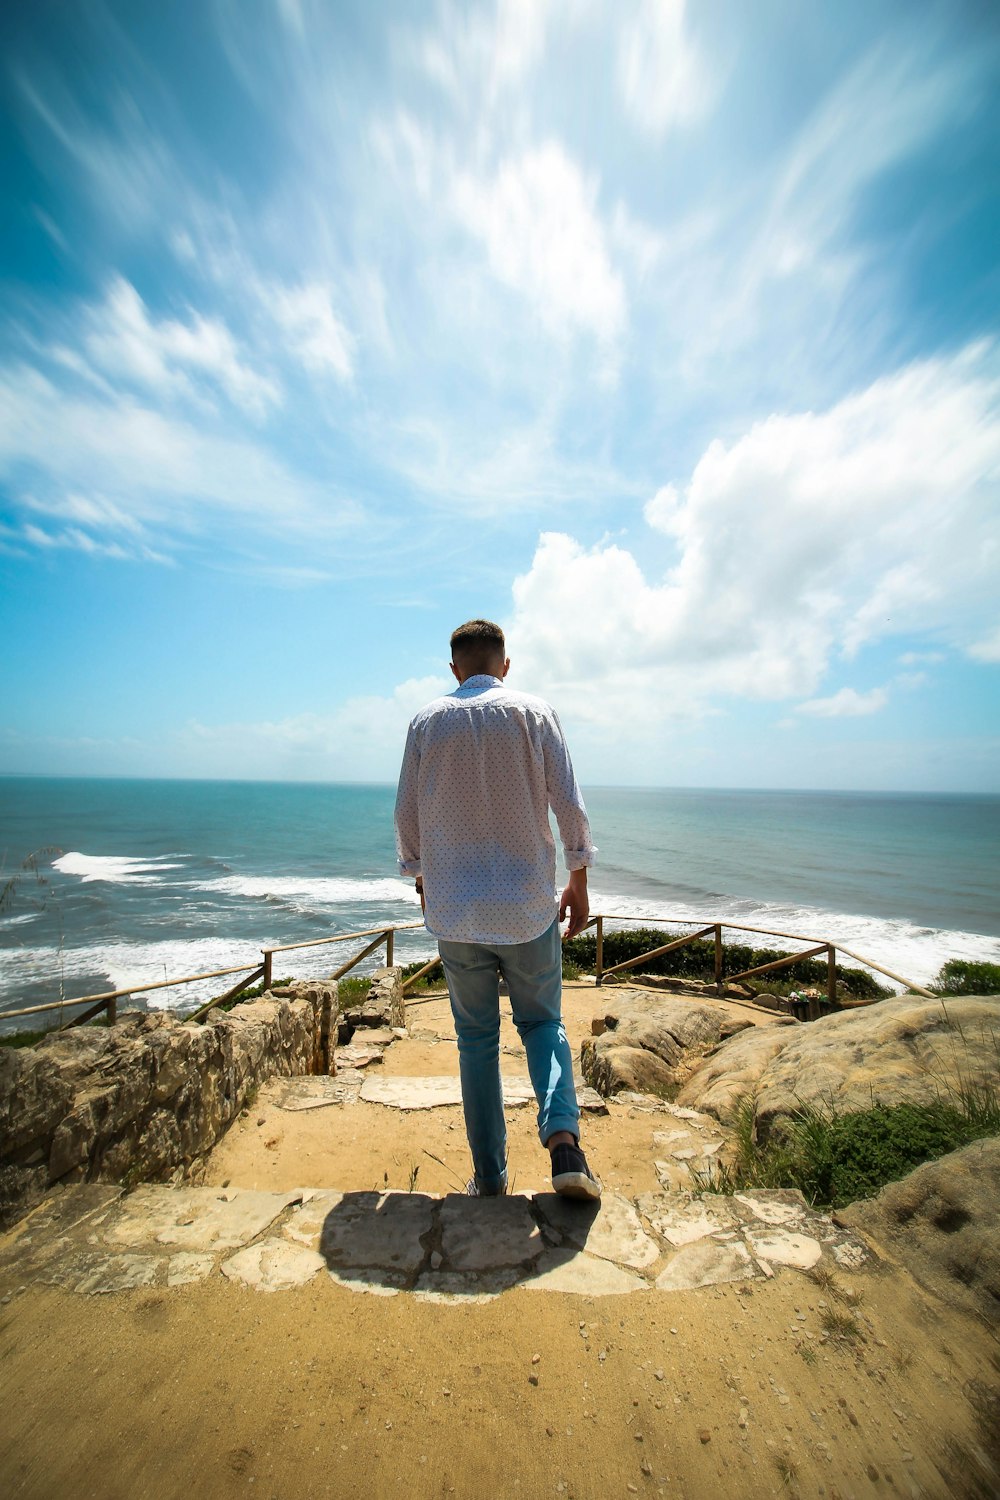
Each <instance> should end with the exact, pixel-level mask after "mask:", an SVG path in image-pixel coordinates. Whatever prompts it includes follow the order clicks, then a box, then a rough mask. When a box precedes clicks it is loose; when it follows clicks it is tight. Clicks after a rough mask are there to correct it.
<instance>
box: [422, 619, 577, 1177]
mask: <svg viewBox="0 0 1000 1500" xmlns="http://www.w3.org/2000/svg"><path fill="white" fill-rule="evenodd" d="M505 649H506V648H505V643H504V637H503V631H502V630H501V629H500V627H499V625H494V624H493V623H492V622H491V621H490V620H470V621H469V622H468V623H467V624H465V625H460V626H459V627H458V629H457V630H456V631H454V633H453V634H452V637H451V654H452V659H451V670H452V673H453V674H454V676H455V678H456V680H457V681H458V688H457V690H456V691H455V692H453V693H450V694H447V695H446V696H444V697H441V698H435V699H434V701H433V702H432V703H429V704H428V705H427V707H426V708H424V709H421V711H420V713H418V714H417V716H416V717H415V718H414V720H413V721H412V723H411V724H410V728H409V732H408V734H407V737H406V750H405V753H404V756H403V766H402V770H401V772H400V777H399V790H398V793H397V797H396V847H397V853H398V855H399V868H400V872H401V873H402V874H403V875H413V876H415V877H416V886H417V890H418V891H419V892H420V898H421V905H422V906H423V908H424V915H425V920H426V923H427V929H428V931H429V932H430V933H432V934H433V936H434V937H436V938H437V940H438V951H439V952H440V954H441V960H442V963H443V965H444V972H445V979H446V980H447V984H448V994H449V996H450V997H451V1008H452V1013H453V1015H454V1018H455V1030H456V1032H457V1035H458V1054H459V1069H460V1072H461V1078H462V1102H463V1105H464V1109H465V1125H466V1131H467V1133H468V1137H469V1149H470V1150H471V1152H472V1162H473V1169H474V1172H475V1176H474V1177H473V1178H472V1180H471V1182H470V1183H469V1192H470V1193H471V1194H472V1195H473V1196H477V1197H479V1196H481V1197H495V1196H496V1195H498V1194H501V1193H504V1192H506V1189H507V1130H506V1125H505V1123H504V1115H503V1094H502V1091H501V1084H500V980H501V978H503V979H504V980H506V982H507V989H508V993H509V995H510V1003H511V1013H512V1015H513V1019H514V1025H515V1026H516V1027H517V1030H518V1033H519V1034H520V1037H521V1040H522V1042H523V1043H524V1048H525V1052H526V1053H527V1058H528V1072H529V1074H530V1076H531V1083H532V1087H533V1088H534V1091H535V1096H536V1098H537V1100H538V1131H539V1136H540V1138H541V1141H542V1144H543V1146H546V1147H547V1148H548V1150H549V1152H550V1155H551V1167H552V1185H553V1187H554V1188H555V1190H556V1192H557V1193H562V1194H563V1195H564V1196H566V1197H570V1198H581V1199H585V1200H596V1199H598V1198H600V1195H601V1188H600V1184H599V1183H598V1181H597V1179H596V1178H595V1177H594V1175H593V1173H592V1172H591V1171H590V1168H589V1167H588V1165H587V1158H586V1157H585V1156H584V1154H583V1152H582V1151H581V1149H580V1139H579V1120H580V1111H579V1108H578V1106H577V1101H576V1090H575V1088H574V1086H573V1058H572V1054H571V1052H570V1047H569V1042H568V1040H567V1038H566V1032H565V1030H564V1028H563V1024H562V1015H561V1005H562V951H561V943H560V939H559V923H560V922H561V921H562V920H563V918H564V917H565V916H566V915H567V913H568V914H569V926H568V928H567V932H566V936H567V937H573V936H575V935H576V933H578V932H581V931H582V930H583V928H584V927H585V926H586V924H587V918H588V916H589V913H590V907H589V901H588V896H587V867H588V866H589V865H591V864H593V862H594V855H595V853H596V850H595V849H594V846H593V843H592V842H591V837H590V824H589V823H588V821H587V812H586V809H585V807H584V805H583V799H582V797H581V796H580V789H579V787H578V786H577V784H576V777H575V776H574V774H573V766H572V764H571V762H570V758H569V751H568V750H567V748H566V742H565V740H564V739H563V734H562V729H561V727H560V724H559V720H558V719H557V717H556V715H555V712H554V711H553V709H551V708H550V707H549V705H548V704H547V703H544V702H543V701H542V700H541V699H540V698H532V697H529V696H528V695H527V694H526V693H518V692H514V691H513V690H512V689H510V688H507V687H505V686H504V678H505V677H506V676H507V673H508V671H509V670H510V661H509V659H508V658H507V657H506V656H505V654H504V653H505ZM550 807H551V808H552V810H553V812H554V813H555V816H556V821H557V823H558V825H559V833H560V836H561V839H562V843H563V849H564V853H565V858H566V868H567V869H568V871H569V879H568V882H567V884H566V888H565V890H564V891H563V893H562V897H561V900H560V901H559V903H558V914H557V904H556V894H555V845H554V843H553V841H552V835H551V833H550V831H549V816H548V814H549V808H550Z"/></svg>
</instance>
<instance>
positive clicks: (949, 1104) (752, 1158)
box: [709, 1084, 1000, 1208]
mask: <svg viewBox="0 0 1000 1500" xmlns="http://www.w3.org/2000/svg"><path fill="white" fill-rule="evenodd" d="M997 1134H1000V1094H998V1092H997V1090H996V1088H995V1087H991V1086H989V1085H985V1084H984V1085H979V1086H975V1087H961V1088H959V1089H958V1090H956V1091H955V1092H953V1094H952V1095H951V1096H950V1097H949V1098H947V1099H938V1100H935V1101H934V1102H933V1103H932V1104H897V1105H893V1106H892V1107H887V1106H884V1105H881V1104H876V1105H875V1106H874V1107H873V1108H872V1109H863V1110H852V1111H850V1112H849V1113H846V1114H842V1115H838V1114H836V1113H833V1112H829V1113H824V1112H822V1111H820V1110H816V1109H803V1110H802V1112H801V1113H800V1115H799V1116H798V1118H797V1119H795V1120H791V1121H789V1122H788V1123H787V1124H786V1125H784V1126H783V1127H782V1129H781V1130H780V1131H775V1132H774V1133H773V1134H772V1135H771V1136H770V1137H769V1138H768V1140H767V1141H766V1142H765V1143H764V1144H760V1143H759V1142H758V1140H757V1133H756V1101H755V1099H754V1097H753V1096H752V1095H746V1096H744V1098H743V1099H741V1100H740V1103H739V1105H738V1107H737V1111H736V1120H735V1147H736V1160H735V1162H734V1163H733V1164H732V1165H731V1166H727V1165H722V1166H720V1167H719V1168H718V1169H717V1172H716V1173H715V1175H714V1177H713V1178H712V1180H711V1183H710V1184H709V1185H710V1186H711V1188H712V1189H713V1190H715V1191H717V1192H724V1193H735V1192H741V1191H742V1190H744V1189H746V1188H798V1189H799V1191H800V1192H801V1193H803V1194H804V1196H805V1197H806V1198H807V1199H808V1200H809V1201H810V1202H811V1203H814V1204H818V1205H821V1206H823V1207H830V1208H843V1207H844V1206H845V1204H848V1203H853V1202H855V1201H856V1200H857V1199H858V1198H873V1197H874V1196H875V1195H876V1194H877V1193H878V1192H880V1191H881V1189H882V1188H883V1187H885V1185H886V1183H887V1182H896V1181H898V1180H899V1178H901V1177H905V1176H906V1175H907V1173H908V1172H912V1171H913V1169H914V1168H915V1167H919V1166H921V1165H922V1163H923V1162H926V1161H936V1160H937V1158H938V1157H940V1156H945V1155H947V1153H948V1152H949V1151H957V1150H958V1149H959V1148H960V1147H962V1146H967V1145H968V1144H969V1143H970V1142H971V1141H976V1140H981V1139H982V1138H983V1137H984V1136H990V1135H997Z"/></svg>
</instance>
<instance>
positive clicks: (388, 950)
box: [385, 927, 396, 969]
mask: <svg viewBox="0 0 1000 1500" xmlns="http://www.w3.org/2000/svg"><path fill="white" fill-rule="evenodd" d="M395 935H396V929H395V928H394V927H390V928H389V930H388V932H387V933H386V935H385V966H386V968H387V969H391V968H392V949H393V942H392V940H393V938H394V937H395Z"/></svg>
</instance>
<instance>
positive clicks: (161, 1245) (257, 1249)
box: [0, 1185, 869, 1301]
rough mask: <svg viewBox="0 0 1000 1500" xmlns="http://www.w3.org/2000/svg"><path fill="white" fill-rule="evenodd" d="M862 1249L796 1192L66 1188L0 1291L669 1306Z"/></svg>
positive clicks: (26, 1233) (2, 1258)
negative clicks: (585, 1199) (219, 1284)
mask: <svg viewBox="0 0 1000 1500" xmlns="http://www.w3.org/2000/svg"><path fill="white" fill-rule="evenodd" d="M868 1256H869V1251H868V1250H867V1249H866V1248H865V1247H864V1246H863V1245H862V1243H861V1242H860V1240H859V1239H857V1238H856V1237H854V1236H852V1235H850V1234H849V1233H846V1232H845V1231H843V1230H841V1229H838V1228H837V1227H836V1226H835V1225H834V1224H833V1223H832V1221H831V1220H830V1219H829V1218H828V1217H827V1216H825V1215H822V1214H818V1213H816V1212H814V1211H813V1210H812V1209H810V1208H809V1207H808V1205H807V1204H806V1202H805V1200H804V1199H803V1198H802V1197H801V1195H800V1194H798V1193H795V1192H787V1191H785V1192H748V1193H742V1194H739V1195H737V1196H736V1197H734V1198H723V1197H720V1196H718V1195H713V1194H706V1195H704V1196H702V1197H694V1196H692V1195H690V1194H688V1193H682V1192H678V1191H672V1192H661V1193H646V1194H642V1195H640V1196H639V1197H638V1198H636V1199H635V1200H630V1199H628V1198H625V1197H622V1196H619V1195H617V1194H614V1193H606V1194H605V1196H604V1199H603V1202H602V1203H601V1205H600V1208H599V1209H596V1208H593V1207H591V1206H585V1205H581V1204H577V1203H570V1202H567V1201H566V1200H564V1199H561V1198H558V1197H556V1196H555V1195H554V1194H551V1193H537V1194H534V1195H532V1196H526V1195H518V1194H514V1195H511V1196H510V1197H508V1198H494V1199H475V1198H467V1197H464V1196H460V1195H457V1194H449V1195H447V1196H445V1197H441V1198H437V1197H431V1196H429V1195H427V1194H425V1193H404V1192H390V1193H377V1192H352V1193H339V1192H334V1191H316V1190H305V1191H298V1192H287V1193H269V1192H252V1191H248V1190H245V1189H238V1188H229V1189H223V1190H220V1189H218V1188H206V1187H180V1188H171V1187H160V1186H151V1185H149V1186H144V1187H139V1188H137V1189H136V1190H135V1191H134V1192H132V1193H128V1194H126V1193H124V1192H123V1191H122V1190H121V1189H120V1188H118V1187H114V1186H103V1185H81V1186H78V1187H69V1188H66V1189H65V1190H64V1191H63V1192H62V1193H61V1194H59V1195H58V1196H56V1197H54V1198H53V1199H51V1200H49V1201H48V1202H47V1203H45V1204H43V1205H42V1206H41V1207H40V1208H39V1209H37V1210H36V1211H35V1212H34V1213H33V1214H31V1215H29V1217H28V1218H27V1219H26V1220H24V1221H23V1223H22V1224H21V1225H19V1226H18V1227H17V1229H15V1230H14V1231H13V1232H12V1233H11V1234H10V1235H8V1236H7V1237H6V1239H5V1241H4V1242H3V1243H2V1244H0V1285H2V1287H3V1289H4V1290H5V1292H6V1294H7V1295H8V1296H9V1295H10V1294H11V1293H10V1290H8V1288H15V1287H16V1288H18V1289H19V1288H20V1287H22V1286H24V1285H27V1284H30V1283H32V1282H43V1283H49V1284H54V1285H58V1286H63V1287H66V1288H67V1289H69V1290H71V1291H74V1292H81V1293H89V1294H95V1293H105V1292H121V1291H127V1290H129V1289H132V1288H136V1287H150V1286H179V1285H183V1284H184V1283H187V1282H193V1281H201V1280H204V1279H205V1278H206V1277H209V1276H214V1275H218V1274H221V1275H223V1276H226V1277H228V1278H229V1279H230V1280H231V1281H234V1282H237V1283H239V1284H241V1285H243V1286H246V1287H248V1288H254V1289H255V1290H257V1291H262V1292H276V1291H282V1290H287V1289H290V1288H292V1287H297V1286H302V1285H304V1284H305V1283H306V1282H308V1281H310V1280H311V1279H312V1278H313V1277H314V1276H317V1275H320V1274H321V1273H325V1274H327V1275H329V1276H331V1277H332V1278H333V1279H334V1281H336V1282H338V1283H340V1284H341V1285H342V1286H345V1287H348V1288H351V1289H352V1290H355V1291H359V1292H369V1293H378V1294H382V1295H389V1296H392V1295H396V1294H398V1293H400V1292H404V1293H409V1294H411V1295H413V1296H415V1297H418V1298H425V1299H430V1300H432V1301H454V1300H461V1301H465V1300H468V1299H473V1300H476V1301H482V1300H486V1299H488V1298H491V1297H495V1296H498V1295H500V1294H501V1293H502V1292H508V1291H513V1290H514V1289H517V1290H519V1291H529V1292H530V1291H550V1292H580V1293H586V1294H587V1295H589V1296H606V1295H613V1294H633V1293H647V1294H649V1293H654V1294H655V1293H657V1292H659V1293H664V1292H672V1291H682V1290H691V1289H693V1288H698V1287H706V1286H714V1285H717V1284H718V1283H720V1282H727V1281H741V1282H742V1281H749V1280H753V1279H761V1278H770V1277H772V1276H774V1275H775V1274H778V1273H783V1272H784V1271H785V1270H787V1269H794V1270H798V1271H805V1270H810V1269H812V1268H813V1267H815V1266H816V1265H818V1264H819V1263H820V1262H821V1261H825V1262H826V1263H827V1264H828V1265H829V1266H830V1267H831V1269H837V1270H841V1271H852V1270H856V1269H859V1268H860V1267H861V1266H862V1265H864V1264H865V1262H866V1260H867V1259H868Z"/></svg>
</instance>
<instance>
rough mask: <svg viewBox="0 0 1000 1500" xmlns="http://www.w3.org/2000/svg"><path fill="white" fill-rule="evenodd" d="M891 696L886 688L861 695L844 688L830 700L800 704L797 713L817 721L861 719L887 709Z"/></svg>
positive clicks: (812, 699) (831, 696) (853, 690)
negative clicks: (809, 716) (881, 709)
mask: <svg viewBox="0 0 1000 1500" xmlns="http://www.w3.org/2000/svg"><path fill="white" fill-rule="evenodd" d="M888 701H889V695H888V693H887V692H886V690H885V688H872V689H871V690H870V691H869V692H867V693H859V692H858V691H857V690H856V689H855V688H850V687H843V688H840V689H839V691H838V692H836V693H831V695H830V696H829V697H828V698H810V699H809V700H808V702H806V703H800V704H799V706H798V708H797V709H796V710H795V711H796V713H800V714H809V715H811V716H812V717H813V718H817V719H859V718H864V717H866V716H867V715H868V714H877V713H878V711H879V709H880V708H885V705H886V704H887V703H888Z"/></svg>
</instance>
